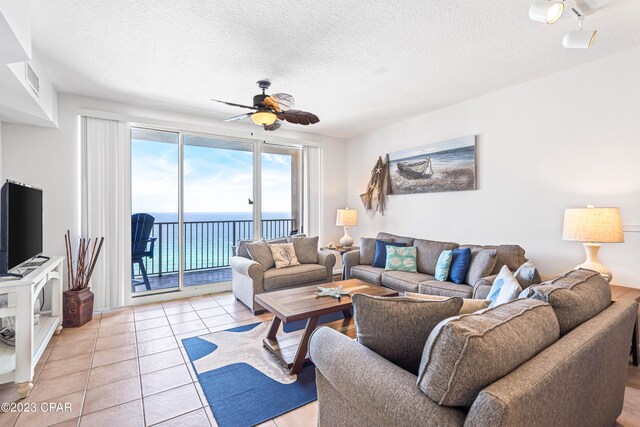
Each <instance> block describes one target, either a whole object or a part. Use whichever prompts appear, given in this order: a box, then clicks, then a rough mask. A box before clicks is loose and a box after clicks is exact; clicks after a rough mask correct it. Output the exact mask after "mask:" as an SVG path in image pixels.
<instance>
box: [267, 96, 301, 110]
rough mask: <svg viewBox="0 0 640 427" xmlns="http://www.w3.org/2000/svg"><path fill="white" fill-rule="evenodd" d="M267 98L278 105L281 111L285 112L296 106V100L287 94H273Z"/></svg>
mask: <svg viewBox="0 0 640 427" xmlns="http://www.w3.org/2000/svg"><path fill="white" fill-rule="evenodd" d="M269 97H270V98H271V99H272V100H274V101H275V102H277V103H278V105H279V106H280V109H281V110H282V111H287V110H289V109H291V108H293V106H294V105H296V100H295V99H293V96H291V95H289V94H288V93H274V94H273V95H269Z"/></svg>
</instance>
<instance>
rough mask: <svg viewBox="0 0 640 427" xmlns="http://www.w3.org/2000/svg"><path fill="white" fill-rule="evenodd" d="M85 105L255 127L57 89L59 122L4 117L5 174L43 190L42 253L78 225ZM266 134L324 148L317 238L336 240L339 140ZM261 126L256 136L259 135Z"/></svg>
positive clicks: (131, 114) (341, 196)
mask: <svg viewBox="0 0 640 427" xmlns="http://www.w3.org/2000/svg"><path fill="white" fill-rule="evenodd" d="M88 110H93V111H100V112H104V113H107V114H106V115H107V116H108V115H109V114H112V115H113V117H114V118H116V117H119V118H122V117H128V118H130V119H131V120H133V119H134V118H135V119H136V120H138V121H140V122H141V123H145V124H150V125H162V124H164V126H166V127H170V126H172V125H175V126H180V127H181V128H182V129H190V130H193V131H198V132H214V133H221V134H238V133H240V134H242V135H244V136H245V137H251V136H250V135H251V132H255V127H252V126H250V125H246V126H243V125H236V126H226V127H221V126H220V125H219V124H217V122H216V121H215V120H213V119H211V118H207V117H203V116H195V115H187V114H178V113H169V112H164V111H159V110H153V109H148V108H142V107H136V106H132V105H124V104H121V103H115V102H110V101H105V100H101V99H95V98H87V97H80V96H74V95H60V97H59V106H58V116H59V128H58V129H51V128H43V127H37V126H29V125H16V124H8V123H4V125H3V127H2V139H3V145H4V155H3V156H2V165H3V169H4V170H3V172H4V176H5V177H6V178H9V179H12V180H15V181H19V182H24V183H26V184H29V185H33V186H36V187H40V188H42V189H43V190H44V210H45V226H44V253H45V254H47V255H61V254H64V240H63V236H64V233H65V232H66V230H67V229H70V230H71V232H72V234H73V235H77V234H78V229H79V210H80V206H79V184H80V183H79V125H78V115H79V114H82V113H83V112H84V113H86V112H87V111H88ZM285 127H289V126H287V125H284V126H283V128H282V129H280V130H278V132H277V133H273V134H269V135H266V136H265V137H266V138H267V140H269V141H273V142H277V141H278V140H283V138H286V139H289V140H300V139H302V140H306V141H309V142H312V143H317V144H320V145H321V146H322V149H323V174H324V178H323V182H322V186H323V198H322V208H323V211H322V228H321V230H322V234H321V239H320V240H321V242H328V241H330V240H335V239H336V238H337V236H338V235H339V230H338V229H337V227H335V222H334V219H335V210H336V209H338V208H339V207H341V206H343V205H344V201H345V199H346V189H345V187H344V179H345V172H344V151H345V142H344V141H343V140H339V139H335V138H329V137H322V136H318V135H313V134H308V133H301V132H295V131H290V130H288V129H284V128H285ZM263 133H264V132H260V134H257V136H255V137H256V138H258V137H260V138H262V137H263V136H262V134H263Z"/></svg>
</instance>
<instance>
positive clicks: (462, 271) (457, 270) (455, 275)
mask: <svg viewBox="0 0 640 427" xmlns="http://www.w3.org/2000/svg"><path fill="white" fill-rule="evenodd" d="M469 264H471V249H470V248H464V249H454V250H453V254H452V257H451V266H450V267H449V280H450V281H452V282H453V283H457V284H461V283H464V279H465V278H466V277H467V271H469Z"/></svg>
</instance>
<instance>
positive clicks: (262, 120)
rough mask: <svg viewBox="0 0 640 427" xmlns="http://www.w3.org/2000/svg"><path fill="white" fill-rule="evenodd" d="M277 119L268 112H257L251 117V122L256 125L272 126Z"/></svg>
mask: <svg viewBox="0 0 640 427" xmlns="http://www.w3.org/2000/svg"><path fill="white" fill-rule="evenodd" d="M276 119H277V117H276V115H275V114H273V113H272V112H270V111H257V112H255V113H253V114H252V115H251V120H253V123H255V124H257V125H272V124H273V123H274V122H275V121H276Z"/></svg>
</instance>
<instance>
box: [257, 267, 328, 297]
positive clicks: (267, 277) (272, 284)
mask: <svg viewBox="0 0 640 427" xmlns="http://www.w3.org/2000/svg"><path fill="white" fill-rule="evenodd" d="M326 280H327V269H326V268H325V267H324V266H323V265H319V264H298V265H294V266H292V267H287V268H271V269H269V270H267V271H265V272H264V280H263V287H264V290H265V291H272V290H274V289H280V288H286V287H288V286H296V285H302V284H305V283H311V282H319V281H326Z"/></svg>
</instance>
